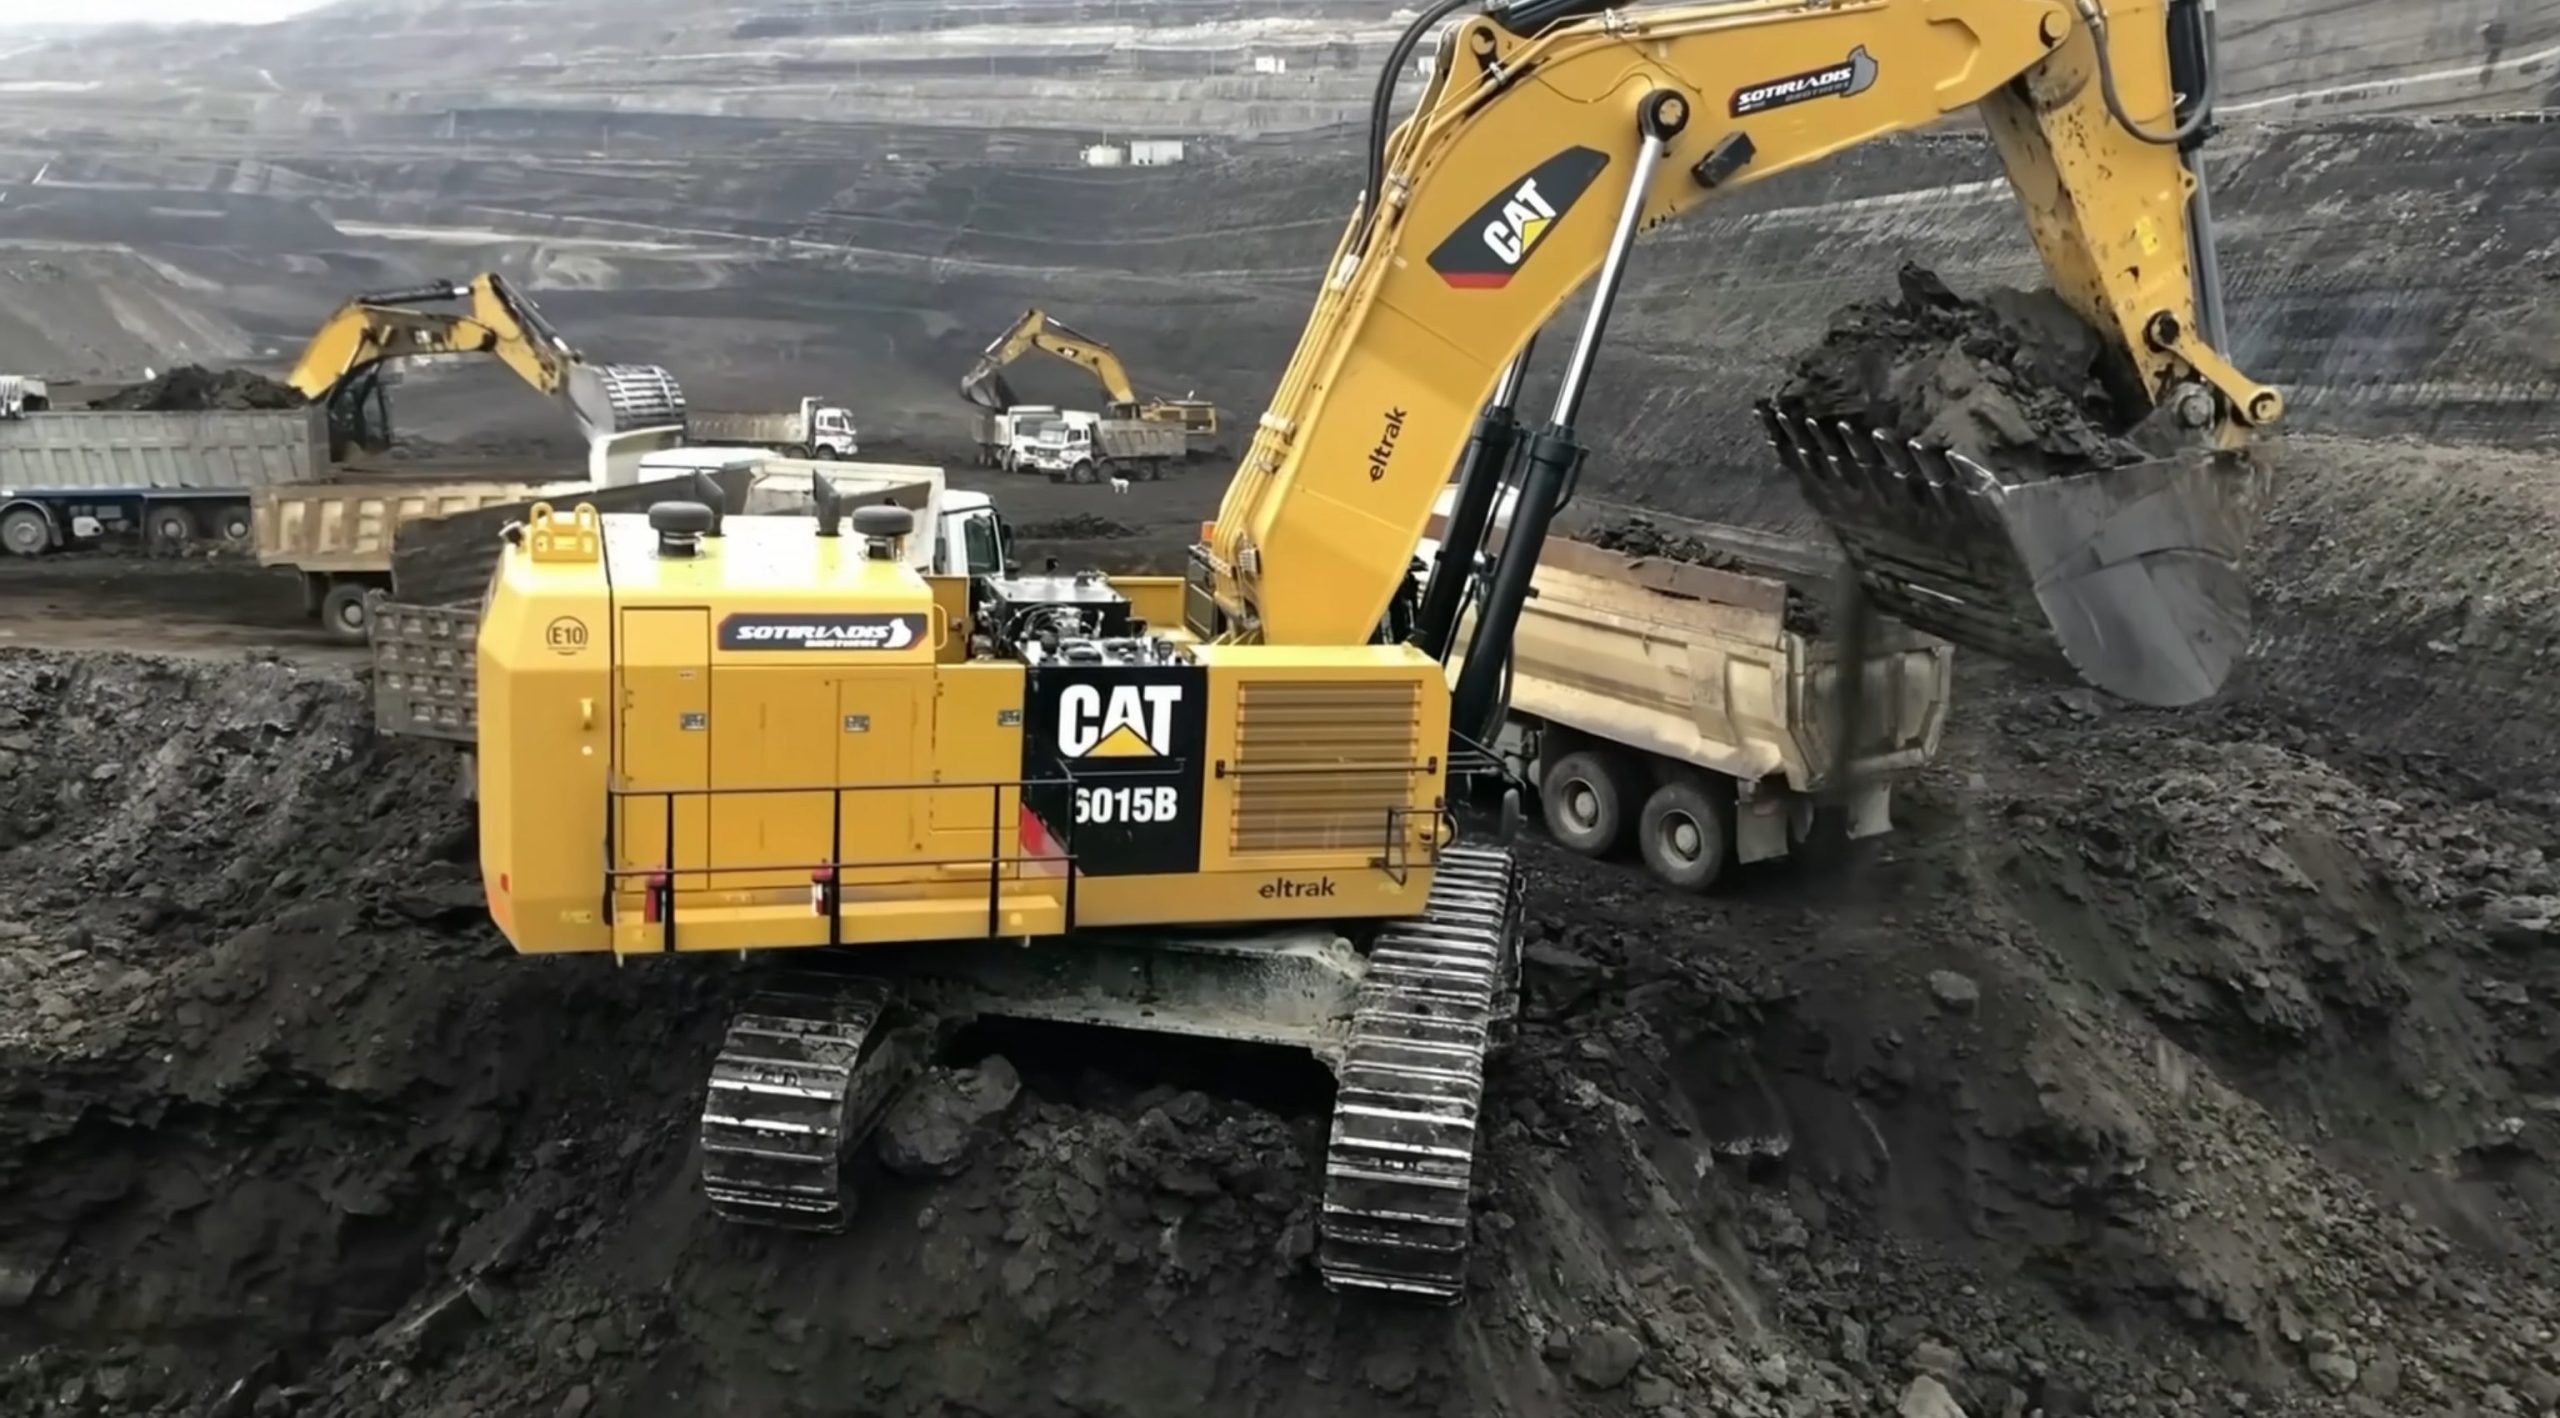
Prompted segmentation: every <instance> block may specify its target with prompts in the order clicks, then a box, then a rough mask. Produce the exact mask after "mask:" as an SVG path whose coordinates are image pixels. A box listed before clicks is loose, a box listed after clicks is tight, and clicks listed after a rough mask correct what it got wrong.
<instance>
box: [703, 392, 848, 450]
mask: <svg viewBox="0 0 2560 1418" xmlns="http://www.w3.org/2000/svg"><path fill="white" fill-rule="evenodd" d="M684 422H685V441H686V442H688V443H694V444H728V445H732V446H743V447H749V448H763V449H767V450H769V451H772V452H776V453H783V454H787V455H789V456H791V457H794V458H817V459H834V460H850V459H851V458H852V457H853V456H854V455H855V454H857V453H859V452H861V451H862V448H861V445H860V444H859V443H857V442H856V441H855V439H854V428H853V415H852V413H851V412H849V411H848V410H846V409H844V408H841V407H839V406H837V405H834V404H830V403H826V402H824V401H822V400H819V399H816V398H805V399H802V400H801V401H800V406H799V407H798V408H796V409H775V410H770V411H759V410H745V409H691V410H688V411H686V413H685V419H684Z"/></svg>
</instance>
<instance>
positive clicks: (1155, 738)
mask: <svg viewBox="0 0 2560 1418" xmlns="http://www.w3.org/2000/svg"><path fill="white" fill-rule="evenodd" d="M1106 689H1108V691H1109V693H1108V694H1107V695H1106V694H1105V693H1104V691H1105V690H1106ZM1181 702H1182V686H1181V685H1178V684H1115V685H1108V686H1105V685H1099V684H1071V685H1068V686H1067V687H1066V688H1065V689H1062V690H1060V691H1059V692H1058V754H1059V756H1060V757H1062V758H1165V757H1168V756H1170V755H1171V754H1172V753H1173V710H1174V706H1176V705H1178V704H1180V703H1181Z"/></svg>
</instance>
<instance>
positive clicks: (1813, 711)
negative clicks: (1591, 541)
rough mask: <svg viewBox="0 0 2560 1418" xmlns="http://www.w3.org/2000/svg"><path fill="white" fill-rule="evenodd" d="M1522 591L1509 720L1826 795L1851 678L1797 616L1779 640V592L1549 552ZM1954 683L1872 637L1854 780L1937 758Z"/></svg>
mask: <svg viewBox="0 0 2560 1418" xmlns="http://www.w3.org/2000/svg"><path fill="white" fill-rule="evenodd" d="M1532 584H1533V585H1534V586H1535V587H1536V594H1535V595H1534V596H1533V597H1532V598H1531V599H1530V601H1529V603H1528V605H1527V606H1526V608H1524V609H1523V611H1522V612H1521V616H1520V628H1519V631H1518V633H1517V636H1516V637H1515V639H1514V641H1513V652H1512V654H1513V672H1512V688H1511V707H1512V708H1513V710H1514V711H1516V712H1519V713H1523V714H1531V715H1535V716H1537V717H1538V718H1540V719H1542V720H1545V721H1547V722H1549V723H1553V724H1561V725H1565V726H1568V727H1570V728H1573V729H1575V730H1578V731H1580V732H1583V733H1586V734H1590V735H1592V736H1595V737H1598V738H1602V739H1606V740H1608V741H1610V742H1613V743H1619V744H1624V745H1627V746H1629V747H1632V748H1639V749H1643V750H1645V751H1647V752H1650V753H1655V754H1659V755H1661V756H1662V757H1665V758H1669V759H1674V760H1677V761H1679V762H1683V763H1690V764H1695V765H1697V766H1699V767H1702V768H1708V769H1712V770H1714V771H1716V772H1719V773H1722V774H1725V775H1726V776H1728V777H1731V778H1734V779H1736V780H1738V781H1741V782H1745V783H1752V782H1759V781H1761V780H1764V779H1774V780H1776V781H1778V782H1781V783H1783V784H1784V785H1785V786H1787V787H1788V788H1791V789H1793V790H1795V791H1797V792H1799V793H1813V792H1819V791H1821V790H1823V789H1825V788H1828V787H1831V786H1833V784H1834V781H1835V778H1836V776H1837V769H1838V766H1839V765H1837V764H1836V763H1834V761H1833V760H1834V759H1835V757H1837V756H1838V745H1839V742H1840V735H1839V726H1838V725H1837V724H1836V723H1835V722H1834V715H1835V714H1836V712H1837V706H1838V705H1839V704H1840V703H1841V702H1842V701H1841V695H1840V690H1841V687H1842V685H1841V677H1842V676H1843V675H1845V674H1848V673H1851V672H1852V671H1851V670H1850V669H1849V667H1847V666H1845V665H1844V664H1843V663H1842V660H1841V655H1842V647H1841V646H1840V644H1839V643H1838V642H1837V641H1836V640H1834V639H1833V638H1831V637H1830V636H1828V635H1825V634H1822V633H1819V632H1818V631H1812V630H1811V629H1810V628H1809V627H1806V626H1805V625H1804V620H1803V617H1802V614H1801V609H1802V608H1801V606H1799V608H1798V610H1799V613H1798V615H1797V616H1796V617H1794V621H1795V624H1794V626H1792V627H1791V625H1790V615H1789V608H1788V597H1789V595H1790V594H1791V588H1790V587H1789V586H1788V584H1787V583H1786V582H1785V581H1784V580H1782V579H1779V578H1776V577H1764V576H1757V575H1749V574H1743V573H1738V572H1733V571H1724V570H1718V569H1715V568H1712V567H1706V566H1691V565H1685V564H1682V563H1679V562H1671V561H1664V560H1660V559H1650V558H1642V559H1640V558H1636V557H1630V556H1625V555H1622V554H1620V553H1617V552H1612V551H1608V550H1605V549H1603V548H1600V547H1596V546H1590V545H1586V544H1584V543H1580V542H1574V541H1568V540H1565V539H1563V538H1549V539H1548V541H1547V544H1546V549H1545V552H1544V554H1543V555H1542V557H1541V559H1540V562H1539V566H1538V570H1537V575H1536V577H1535V580H1534V581H1533V583H1532ZM1792 593H1793V594H1797V595H1801V594H1802V592H1801V591H1800V590H1798V591H1794V592H1792ZM1461 643H1462V644H1463V643H1464V642H1463V641H1461ZM1953 669H1954V652H1953V651H1952V650H1951V649H1950V648H1949V647H1948V646H1947V645H1946V644H1945V643H1944V642H1942V641H1939V640H1935V639H1932V638H1931V637H1928V636H1925V635H1921V634H1919V633H1917V632H1915V631H1912V630H1909V629H1907V628H1905V627H1903V626H1901V625H1898V624H1895V623H1892V622H1889V621H1887V622H1880V623H1879V624H1878V625H1877V626H1876V627H1875V630H1874V631H1873V633H1872V634H1871V636H1870V639H1869V644H1868V652H1867V655H1866V660H1865V664H1864V665H1863V667H1861V668H1860V669H1859V670H1858V671H1857V672H1859V673H1863V674H1864V675H1865V677H1866V683H1865V694H1864V696H1863V702H1864V705H1865V706H1866V707H1865V710H1864V712H1862V713H1861V714H1860V716H1859V717H1860V718H1861V720H1862V721H1863V723H1862V725H1861V727H1860V730H1859V732H1858V733H1857V735H1856V736H1855V737H1854V738H1853V739H1852V740H1851V743H1852V749H1851V752H1852V753H1853V754H1854V757H1855V761H1856V768H1857V770H1858V773H1859V776H1862V777H1864V776H1868V775H1883V774H1899V773H1905V772H1908V771H1909V770H1912V769H1916V768H1919V767H1921V766H1922V765H1923V764H1925V763H1927V762H1928V760H1929V759H1930V758H1931V757H1932V756H1934V755H1935V754H1936V752H1937V749H1938V740H1939V735H1940V734H1941V733H1942V732H1943V731H1944V729H1945V727H1946V718H1947V703H1948V699H1949V698H1950V696H1951V693H1952V689H1953Z"/></svg>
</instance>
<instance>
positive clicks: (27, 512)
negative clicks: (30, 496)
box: [0, 507, 53, 556]
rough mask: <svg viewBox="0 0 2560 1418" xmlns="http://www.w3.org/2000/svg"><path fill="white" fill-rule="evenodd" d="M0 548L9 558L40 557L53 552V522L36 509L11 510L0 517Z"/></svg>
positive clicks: (20, 508) (21, 508)
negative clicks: (5, 549)
mask: <svg viewBox="0 0 2560 1418" xmlns="http://www.w3.org/2000/svg"><path fill="white" fill-rule="evenodd" d="M0 547H7V548H8V549H9V554H10V555H11V556H42V555H44V554H45V553H46V552H49V551H51V550H53V522H52V521H51V519H49V518H47V517H46V516H45V515H44V513H43V512H42V511H40V510H38V509H36V508H33V507H19V508H13V509H11V511H10V513H9V515H8V516H6V517H0Z"/></svg>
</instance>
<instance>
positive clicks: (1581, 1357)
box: [1570, 1324, 1644, 1389]
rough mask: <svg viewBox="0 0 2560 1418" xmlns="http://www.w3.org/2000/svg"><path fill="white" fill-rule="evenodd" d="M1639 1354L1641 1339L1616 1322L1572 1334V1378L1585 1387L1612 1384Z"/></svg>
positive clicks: (1628, 1370)
mask: <svg viewBox="0 0 2560 1418" xmlns="http://www.w3.org/2000/svg"><path fill="white" fill-rule="evenodd" d="M1643 1358H1644V1344H1643V1342H1642V1341H1641V1340H1638V1339H1637V1338H1636V1337H1635V1336H1634V1335H1632V1334H1630V1333H1628V1332H1627V1331H1625V1330H1623V1329H1620V1328H1619V1327H1618V1326H1616V1325H1613V1324H1604V1325H1600V1326H1598V1327H1596V1328H1592V1329H1587V1330H1584V1331H1583V1332H1582V1333H1581V1334H1579V1335H1577V1336H1575V1338H1574V1341H1573V1358H1572V1360H1571V1361H1570V1369H1571V1372H1572V1374H1573V1377H1574V1381H1575V1382H1576V1383H1579V1384H1581V1385H1583V1386H1584V1387H1586V1388H1599V1389H1609V1388H1616V1387H1617V1386H1618V1385H1620V1384H1622V1383H1625V1382H1626V1381H1627V1376H1628V1375H1629V1374H1632V1373H1634V1372H1635V1370H1636V1365H1637V1364H1638V1363H1639V1362H1641V1361H1642V1360H1643Z"/></svg>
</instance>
